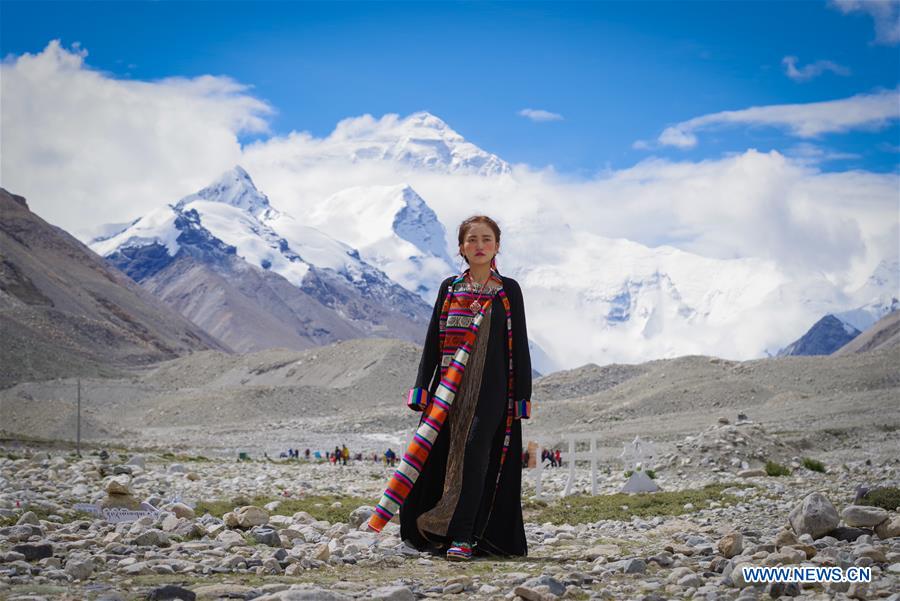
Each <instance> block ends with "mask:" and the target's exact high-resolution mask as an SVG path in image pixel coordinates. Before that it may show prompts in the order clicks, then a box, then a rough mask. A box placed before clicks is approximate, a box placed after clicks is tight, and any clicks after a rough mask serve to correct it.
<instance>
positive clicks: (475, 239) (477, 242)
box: [459, 223, 500, 267]
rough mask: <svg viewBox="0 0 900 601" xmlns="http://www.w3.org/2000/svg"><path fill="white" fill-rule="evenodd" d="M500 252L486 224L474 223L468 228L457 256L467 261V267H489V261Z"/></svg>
mask: <svg viewBox="0 0 900 601" xmlns="http://www.w3.org/2000/svg"><path fill="white" fill-rule="evenodd" d="M499 250H500V245H499V244H497V239H496V238H495V237H494V230H492V229H491V227H490V226H489V225H488V224H486V223H474V224H472V225H471V226H469V229H468V231H467V232H466V235H465V237H464V238H463V243H462V244H461V245H460V247H459V254H461V255H462V256H464V257H465V258H467V259H468V260H469V266H470V267H475V266H476V265H490V263H491V259H493V258H494V255H496V254H497V251H499Z"/></svg>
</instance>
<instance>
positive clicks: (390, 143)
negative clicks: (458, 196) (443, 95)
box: [253, 111, 512, 176]
mask: <svg viewBox="0 0 900 601" xmlns="http://www.w3.org/2000/svg"><path fill="white" fill-rule="evenodd" d="M267 146H268V149H269V150H270V149H271V148H274V147H287V148H290V151H289V152H290V159H289V161H290V162H291V164H292V165H293V167H294V168H296V167H300V166H304V167H309V166H312V165H315V164H320V163H323V162H327V161H329V160H333V159H337V160H340V161H348V160H349V161H351V162H353V163H364V162H367V161H388V162H390V163H393V164H396V165H397V166H400V167H405V168H409V169H412V170H422V171H426V172H440V173H461V174H475V175H484V176H496V175H502V174H508V173H510V172H511V171H512V168H511V167H510V165H509V163H507V162H506V161H504V160H502V159H501V158H500V157H498V156H497V155H495V154H491V153H490V152H487V151H485V150H482V149H481V148H479V147H478V146H476V145H475V144H472V143H471V142H469V141H467V140H466V139H465V138H463V137H462V136H461V135H460V134H459V133H457V132H456V131H454V130H453V129H452V128H451V127H450V126H449V125H447V124H446V123H445V122H444V121H442V120H441V119H439V118H438V117H436V116H434V115H432V114H431V113H428V112H424V111H420V112H417V113H413V114H411V115H409V116H407V117H402V118H401V117H400V116H399V115H395V114H390V115H384V116H383V117H381V118H380V119H376V118H374V117H372V116H371V115H364V116H362V117H354V118H350V119H344V120H343V121H341V122H340V123H338V124H337V126H336V127H335V129H334V131H333V132H332V133H331V134H330V135H329V136H327V137H325V138H321V139H316V138H312V137H311V136H309V135H308V134H305V133H297V132H294V133H292V134H290V135H289V136H288V137H286V138H281V139H278V140H276V141H275V142H274V143H269V144H267ZM253 150H257V151H258V150H262V149H261V148H259V147H256V148H254V149H253ZM266 152H268V150H264V151H263V154H265V153H266Z"/></svg>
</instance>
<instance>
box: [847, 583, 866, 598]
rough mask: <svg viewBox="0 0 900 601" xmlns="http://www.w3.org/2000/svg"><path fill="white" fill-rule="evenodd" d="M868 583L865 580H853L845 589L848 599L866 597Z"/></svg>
mask: <svg viewBox="0 0 900 601" xmlns="http://www.w3.org/2000/svg"><path fill="white" fill-rule="evenodd" d="M868 588H869V584H868V583H867V582H853V583H851V584H850V588H848V589H847V597H849V598H850V599H867V598H868V597H867V596H866V592H867V591H868Z"/></svg>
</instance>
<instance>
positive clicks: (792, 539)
mask: <svg viewBox="0 0 900 601" xmlns="http://www.w3.org/2000/svg"><path fill="white" fill-rule="evenodd" d="M796 544H797V536H796V535H795V534H794V532H793V531H792V530H789V529H787V528H783V529H781V530H779V531H778V534H776V535H775V546H776V547H784V546H787V545H796Z"/></svg>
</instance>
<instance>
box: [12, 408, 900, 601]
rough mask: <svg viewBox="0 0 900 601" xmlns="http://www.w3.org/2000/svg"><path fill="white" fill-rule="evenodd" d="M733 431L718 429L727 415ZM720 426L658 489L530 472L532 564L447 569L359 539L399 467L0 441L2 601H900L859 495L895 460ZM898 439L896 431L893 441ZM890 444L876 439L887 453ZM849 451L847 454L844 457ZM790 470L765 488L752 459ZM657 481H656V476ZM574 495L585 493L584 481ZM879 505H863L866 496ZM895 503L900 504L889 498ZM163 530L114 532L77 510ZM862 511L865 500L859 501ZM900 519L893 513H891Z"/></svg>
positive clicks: (497, 562)
mask: <svg viewBox="0 0 900 601" xmlns="http://www.w3.org/2000/svg"><path fill="white" fill-rule="evenodd" d="M723 421H725V420H723ZM729 421H730V422H732V423H728V424H724V423H722V424H715V425H712V426H709V427H707V428H705V429H704V430H702V431H700V432H697V433H695V434H692V435H690V436H687V437H685V438H683V439H681V440H679V441H677V442H676V444H673V445H672V451H671V452H670V453H667V454H663V455H660V456H659V457H658V459H657V460H656V462H655V463H654V464H653V465H652V467H654V468H655V470H656V481H657V482H658V483H659V485H660V486H661V487H662V489H663V491H664V492H662V493H654V494H650V495H639V496H631V497H629V496H624V495H618V494H616V493H618V491H619V490H620V489H621V487H622V486H623V484H624V482H625V476H624V474H623V473H622V471H621V470H620V469H618V468H616V469H605V470H601V473H600V477H599V480H600V481H599V483H598V486H599V493H600V494H599V495H598V496H596V497H590V496H587V495H584V494H577V495H575V496H570V497H564V498H563V497H560V491H562V490H563V489H564V487H565V484H566V480H567V478H568V477H569V474H568V470H567V469H565V468H564V469H545V470H542V472H541V474H542V475H541V477H542V484H543V486H542V492H543V494H542V497H541V498H539V499H538V498H535V496H534V492H535V481H534V479H535V477H536V476H537V474H538V471H537V470H526V471H525V472H524V477H523V484H524V494H523V497H524V503H523V507H524V511H525V522H526V535H527V539H528V547H529V555H528V557H525V558H511V559H510V558H506V559H504V558H479V559H477V560H474V561H472V562H470V563H467V564H458V563H448V562H447V561H445V560H444V559H443V558H441V557H435V556H430V555H426V554H420V553H419V552H417V551H415V550H414V549H411V548H409V547H407V546H405V545H404V544H403V543H402V542H401V541H400V539H399V536H398V529H399V528H398V526H397V525H396V523H392V524H390V525H389V526H388V527H387V528H386V529H385V531H384V532H383V533H381V534H374V533H369V532H366V531H365V529H364V523H365V519H366V517H367V515H368V512H369V511H371V507H370V505H371V504H372V503H373V502H374V501H375V500H376V499H377V497H378V496H379V495H380V492H381V489H382V487H383V486H384V484H385V482H386V480H387V478H388V476H389V474H390V468H388V467H386V466H383V465H380V464H374V463H371V462H351V464H350V465H348V466H346V467H343V466H341V467H335V466H332V465H328V464H316V463H307V462H305V461H299V462H298V461H293V462H277V461H272V462H264V461H251V462H235V461H230V460H229V461H224V460H215V459H212V460H209V459H205V458H202V457H192V456H181V457H174V456H162V455H159V454H153V453H146V454H137V453H133V452H129V451H128V450H127V449H123V450H122V451H118V452H117V451H113V452H112V453H111V455H110V456H109V457H108V458H106V459H102V458H101V457H100V456H99V455H98V450H97V449H96V448H92V449H91V450H89V451H88V452H85V453H83V457H82V458H79V457H77V456H75V455H74V453H72V452H71V450H70V449H61V448H51V447H47V446H22V445H16V446H15V447H13V446H10V445H7V446H6V447H5V448H3V449H2V451H0V452H2V454H0V491H2V492H0V526H2V527H0V597H2V598H5V599H17V600H24V599H73V600H74V599H79V600H80V599H106V600H109V601H111V600H113V599H173V598H181V599H195V598H196V599H257V600H260V601H263V600H265V601H273V600H276V599H277V600H295V599H296V600H299V599H391V600H397V601H399V600H412V599H421V598H436V599H459V600H462V599H508V600H513V599H516V600H518V599H525V600H551V599H557V598H565V599H608V600H614V599H636V600H645V601H652V600H661V599H703V600H732V599H740V600H750V599H763V598H788V597H797V598H800V599H848V598H849V599H891V601H898V600H900V515H898V512H897V509H898V508H897V507H893V508H891V509H892V510H890V511H888V510H885V509H879V508H877V507H871V506H865V505H862V504H864V503H867V502H869V501H867V500H866V498H862V499H861V500H858V499H857V498H856V497H857V487H858V486H859V485H865V486H867V487H869V488H878V487H882V488H884V487H890V486H894V487H897V486H898V485H900V459H898V454H897V453H896V452H894V453H890V452H887V453H881V454H876V455H874V456H866V455H865V454H864V453H862V452H861V451H860V450H854V449H852V448H846V449H844V450H842V451H840V450H832V451H830V452H829V453H827V454H821V455H816V457H818V458H820V459H823V461H822V462H823V463H824V465H823V466H821V467H822V468H823V469H824V470H825V471H824V472H820V471H816V470H817V469H819V466H816V465H815V464H814V463H811V462H808V461H807V462H806V465H807V466H811V468H812V469H809V467H804V461H803V459H804V457H805V455H806V453H808V452H810V450H809V449H805V450H804V449H799V448H798V447H797V446H795V445H794V444H793V443H791V442H785V441H784V440H782V439H781V437H779V436H778V435H777V434H775V433H772V432H770V431H767V429H766V428H764V427H762V426H760V425H758V424H752V423H741V424H735V423H734V420H733V419H732V420H729ZM894 434H896V433H894ZM896 443H897V439H896V437H894V438H889V439H888V440H887V441H886V442H884V441H882V444H884V445H885V447H878V448H888V449H890V448H893V449H894V450H896V449H897V448H898V446H897V444H896ZM851 447H852V445H851ZM763 459H766V460H773V459H774V460H777V461H780V462H783V466H784V467H785V468H787V469H788V470H789V471H790V472H791V474H790V475H786V476H780V477H775V476H767V475H765V471H760V470H759V469H758V468H757V467H754V466H753V465H752V464H751V460H753V461H761V460H763ZM648 467H651V466H648ZM575 477H576V481H575V486H574V490H575V491H576V492H578V491H587V490H590V475H589V472H587V471H586V470H584V469H583V468H579V469H577V470H576V472H575ZM873 494H874V493H870V498H874V497H873V496H872V495H873ZM894 498H895V499H896V498H897V497H894ZM141 500H144V501H149V502H150V503H152V504H153V505H154V506H156V507H161V508H163V512H162V513H160V514H159V515H158V516H157V517H145V518H142V519H140V520H138V521H136V522H132V523H120V524H110V523H107V522H106V521H104V520H103V519H100V518H98V517H95V516H91V515H88V514H84V513H80V512H76V511H74V510H73V509H72V505H73V504H74V503H76V502H99V503H102V504H104V505H106V506H119V507H134V506H136V503H137V502H139V501H141ZM857 500H858V501H859V503H861V504H854V503H855V502H856V501H857ZM898 504H900V501H898ZM747 565H752V566H776V565H785V566H799V565H808V566H836V567H841V568H848V567H851V566H859V567H869V568H871V570H872V581H871V582H870V583H868V584H851V583H831V584H803V585H794V584H783V583H781V584H768V585H758V586H753V585H749V584H748V583H746V582H745V581H744V580H743V578H742V575H741V574H742V573H741V568H742V567H744V566H747Z"/></svg>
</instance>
